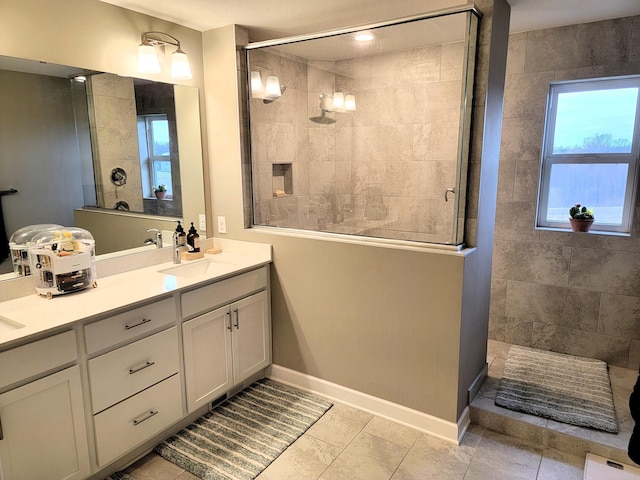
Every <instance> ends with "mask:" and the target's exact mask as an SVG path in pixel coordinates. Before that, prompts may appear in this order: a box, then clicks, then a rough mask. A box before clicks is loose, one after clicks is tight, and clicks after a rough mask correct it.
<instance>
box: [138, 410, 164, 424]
mask: <svg viewBox="0 0 640 480" xmlns="http://www.w3.org/2000/svg"><path fill="white" fill-rule="evenodd" d="M157 414H158V411H157V410H151V411H150V412H149V413H147V414H146V415H145V416H144V417H142V418H141V419H140V420H134V421H133V426H134V427H137V426H138V425H140V424H141V423H142V422H145V421H147V420H149V419H150V418H151V417H153V416H154V415H157Z"/></svg>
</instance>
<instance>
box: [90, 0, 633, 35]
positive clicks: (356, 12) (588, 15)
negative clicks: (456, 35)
mask: <svg viewBox="0 0 640 480" xmlns="http://www.w3.org/2000/svg"><path fill="white" fill-rule="evenodd" d="M102 1H104V2H106V3H111V4H113V5H118V6H121V7H124V8H128V9H130V10H135V11H137V12H141V13H145V14H148V15H152V16H154V17H158V18H162V19H164V20H168V21H171V22H174V23H178V24H180V25H184V26H187V27H190V28H193V29H195V30H199V31H207V30H211V29H214V28H218V27H223V26H226V25H230V24H237V25H241V26H244V27H245V28H247V29H248V30H249V35H250V39H251V41H261V40H269V39H274V38H282V37H288V36H293V35H301V34H307V33H315V32H320V31H324V30H331V29H336V28H340V27H350V26H356V25H364V24H370V23H376V22H380V21H384V20H391V19H395V18H400V17H407V16H412V15H417V14H421V13H425V12H430V11H433V10H438V9H441V8H447V7H450V6H452V5H459V4H460V3H463V4H464V3H465V2H464V1H456V0H395V1H390V0H180V1H176V0H153V1H149V0H102ZM508 2H509V4H510V5H511V33H515V32H524V31H529V30H538V29H541V28H549V27H558V26H562V25H571V24H575V23H587V22H593V21H597V20H606V19H610V18H618V17H627V16H631V15H640V1H639V0H607V1H603V0H508Z"/></svg>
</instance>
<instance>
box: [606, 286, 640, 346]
mask: <svg viewBox="0 0 640 480" xmlns="http://www.w3.org/2000/svg"><path fill="white" fill-rule="evenodd" d="M638 293H639V294H640V292H638ZM598 333H604V334H605V335H614V336H616V337H626V338H633V339H636V340H640V297H630V296H624V295H612V294H609V293H603V294H602V301H601V302H600V318H599V323H598Z"/></svg>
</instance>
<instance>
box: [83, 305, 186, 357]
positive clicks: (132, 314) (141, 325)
mask: <svg viewBox="0 0 640 480" xmlns="http://www.w3.org/2000/svg"><path fill="white" fill-rule="evenodd" d="M175 316H176V308H175V302H174V300H173V298H166V299H164V300H160V301H159V302H155V303H150V304H148V305H144V306H142V307H138V308H134V309H132V310H129V311H127V312H124V313H121V314H120V315H115V316H113V317H109V318H105V319H104V320H100V321H99V322H95V323H91V324H89V325H86V326H85V327H84V335H85V340H86V342H87V353H88V354H89V355H91V354H92V353H95V352H97V351H100V350H102V349H104V348H108V347H110V346H111V345H116V344H118V343H121V342H124V341H127V340H133V339H135V338H139V337H141V336H143V335H144V334H146V333H148V332H151V331H153V330H157V329H158V328H161V327H163V326H165V325H169V324H170V323H171V322H173V321H174V320H175Z"/></svg>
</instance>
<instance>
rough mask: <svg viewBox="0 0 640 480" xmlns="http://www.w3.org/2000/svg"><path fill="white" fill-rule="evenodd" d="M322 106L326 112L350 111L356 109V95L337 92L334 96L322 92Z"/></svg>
mask: <svg viewBox="0 0 640 480" xmlns="http://www.w3.org/2000/svg"><path fill="white" fill-rule="evenodd" d="M320 108H321V109H322V110H323V111H325V112H341V113H349V112H355V110H356V96H355V95H353V94H348V95H345V94H344V93H342V92H335V93H334V94H333V96H331V95H326V94H324V93H321V94H320Z"/></svg>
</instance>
